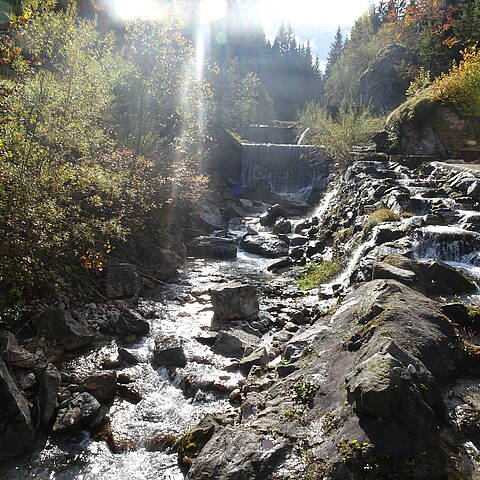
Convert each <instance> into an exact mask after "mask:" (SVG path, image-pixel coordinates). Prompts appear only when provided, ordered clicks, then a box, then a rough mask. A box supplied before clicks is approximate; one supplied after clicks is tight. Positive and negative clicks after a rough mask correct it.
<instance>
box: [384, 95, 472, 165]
mask: <svg viewBox="0 0 480 480" xmlns="http://www.w3.org/2000/svg"><path fill="white" fill-rule="evenodd" d="M385 130H386V132H387V134H388V137H389V141H390V145H391V148H392V151H394V152H396V153H398V154H408V155H433V156H436V157H440V158H452V157H453V158H463V157H465V156H466V153H465V152H466V151H468V152H470V153H471V155H468V157H469V158H468V159H469V160H472V159H474V160H475V158H478V160H479V161H480V117H475V116H467V115H464V114H462V113H461V112H460V111H459V110H458V108H456V107H455V106H454V105H451V104H444V103H439V102H436V101H434V100H433V99H432V97H431V94H430V90H429V89H426V90H423V91H422V92H419V93H417V95H415V96H413V97H411V98H409V99H408V100H407V101H406V102H404V103H403V104H402V105H400V106H399V107H398V108H397V109H396V110H394V111H393V112H392V113H391V114H390V116H389V117H388V119H387V121H386V124H385ZM477 150H478V152H479V153H478V157H477V155H476V153H475V152H476V151H477Z"/></svg>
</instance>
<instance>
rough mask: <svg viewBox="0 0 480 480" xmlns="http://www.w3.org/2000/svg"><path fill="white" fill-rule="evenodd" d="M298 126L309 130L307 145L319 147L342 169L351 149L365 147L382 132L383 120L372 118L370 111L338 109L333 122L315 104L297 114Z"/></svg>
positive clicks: (349, 159) (367, 109)
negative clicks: (374, 134)
mask: <svg viewBox="0 0 480 480" xmlns="http://www.w3.org/2000/svg"><path fill="white" fill-rule="evenodd" d="M299 123H300V124H301V125H303V126H305V127H310V132H309V142H310V143H312V144H314V145H318V146H319V147H323V148H324V149H325V150H326V151H327V153H328V154H329V155H331V156H332V157H333V158H334V159H335V160H336V161H337V162H338V163H339V165H340V167H341V168H342V169H344V168H346V167H347V166H348V164H349V163H350V162H351V160H352V158H353V157H352V150H353V147H355V146H359V145H366V144H368V143H369V142H370V139H371V137H372V134H373V133H374V132H377V131H379V130H382V129H383V125H384V123H385V118H384V117H375V116H374V115H373V114H372V110H371V108H368V107H367V108H364V109H361V110H358V109H356V108H354V107H351V106H348V107H341V108H340V110H339V112H338V115H337V117H336V118H335V119H333V118H332V117H331V115H330V114H329V113H328V112H327V111H326V110H325V109H324V108H323V107H321V106H320V105H318V104H317V103H313V102H312V103H310V104H308V105H307V106H306V108H305V110H303V111H302V112H301V113H300V114H299Z"/></svg>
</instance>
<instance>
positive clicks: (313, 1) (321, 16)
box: [252, 0, 372, 65]
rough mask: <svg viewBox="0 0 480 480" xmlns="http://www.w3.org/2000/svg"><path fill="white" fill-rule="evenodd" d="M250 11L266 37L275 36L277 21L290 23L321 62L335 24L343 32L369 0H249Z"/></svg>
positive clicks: (347, 31) (347, 30)
mask: <svg viewBox="0 0 480 480" xmlns="http://www.w3.org/2000/svg"><path fill="white" fill-rule="evenodd" d="M252 1H253V2H254V3H255V6H254V7H253V8H252V12H255V17H256V18H257V19H258V21H260V22H261V24H262V26H263V28H264V30H265V33H266V36H267V38H268V39H269V40H273V39H274V38H275V34H276V33H277V31H278V28H279V27H280V25H281V23H282V22H284V23H290V24H291V25H292V27H293V29H294V31H295V33H296V34H297V37H298V40H299V41H300V42H303V43H305V42H306V41H307V40H308V39H309V40H310V43H311V45H312V50H313V52H314V54H318V55H319V58H320V61H321V64H323V65H324V64H325V61H326V58H327V55H328V50H329V47H330V44H331V43H332V41H333V38H334V36H335V33H336V31H337V28H338V27H341V28H342V32H343V34H344V35H347V34H348V33H349V31H350V28H351V27H352V25H353V23H354V22H355V20H356V19H357V18H358V17H360V16H361V15H362V14H363V13H364V12H366V11H367V10H368V8H369V5H370V4H371V3H372V0H252Z"/></svg>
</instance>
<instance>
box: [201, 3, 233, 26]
mask: <svg viewBox="0 0 480 480" xmlns="http://www.w3.org/2000/svg"><path fill="white" fill-rule="evenodd" d="M226 15H227V0H203V1H202V2H201V3H200V16H201V17H202V19H204V20H209V21H215V20H220V19H221V18H224V17H225V16H226Z"/></svg>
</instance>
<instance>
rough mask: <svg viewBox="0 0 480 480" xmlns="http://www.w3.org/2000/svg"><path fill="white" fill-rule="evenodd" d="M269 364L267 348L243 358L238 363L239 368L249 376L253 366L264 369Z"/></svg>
mask: <svg viewBox="0 0 480 480" xmlns="http://www.w3.org/2000/svg"><path fill="white" fill-rule="evenodd" d="M268 362H269V358H268V354H267V351H266V350H265V348H259V349H257V350H254V351H253V352H252V353H251V354H250V355H247V356H246V357H244V358H242V359H241V360H240V361H239V362H238V367H239V368H240V370H241V371H242V372H244V373H245V374H247V373H248V372H249V371H250V369H251V368H252V367H253V366H259V367H263V366H265V365H267V364H268Z"/></svg>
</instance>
